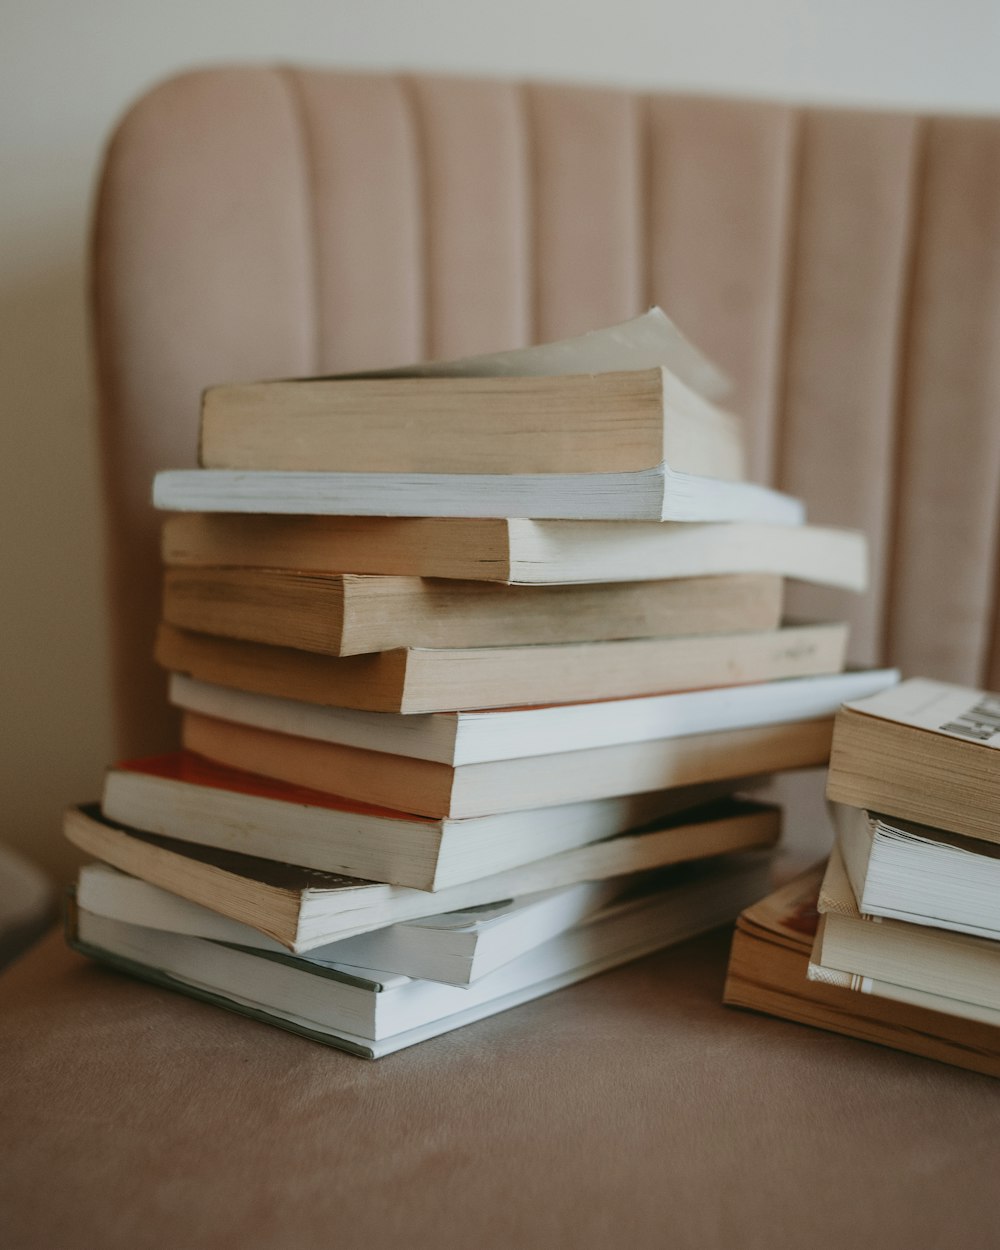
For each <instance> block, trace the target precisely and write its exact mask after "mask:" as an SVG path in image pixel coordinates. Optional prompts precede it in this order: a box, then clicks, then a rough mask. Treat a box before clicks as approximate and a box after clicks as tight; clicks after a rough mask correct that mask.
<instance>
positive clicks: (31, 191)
mask: <svg viewBox="0 0 1000 1250" xmlns="http://www.w3.org/2000/svg"><path fill="white" fill-rule="evenodd" d="M998 52H1000V6H997V5H994V4H992V3H989V2H987V0H980V2H976V0H951V2H950V3H946V2H945V0H838V2H837V3H830V2H829V0H827V2H826V3H820V2H818V0H812V2H811V3H810V2H808V0H757V2H754V0H698V2H697V3H695V2H694V0H690V2H689V3H687V4H676V3H670V2H668V0H574V2H569V0H567V2H559V0H504V2H503V3H502V4H498V3H490V4H484V3H475V2H474V0H339V2H338V0H281V2H280V3H275V2H273V0H172V3H170V4H153V3H150V2H148V0H0V170H2V178H0V291H2V299H0V371H2V387H0V403H2V405H3V409H4V410H3V413H2V427H0V428H2V431H3V435H2V436H3V445H2V451H0V510H2V516H0V525H2V533H3V543H2V552H3V557H2V558H3V567H2V583H0V584H2V587H3V603H4V612H3V622H4V626H3V632H2V635H0V707H2V716H3V721H2V728H3V755H2V769H3V772H2V778H3V795H4V823H3V826H2V829H0V837H3V838H5V839H6V840H8V841H9V842H11V843H13V844H15V845H17V846H20V847H22V848H24V849H25V850H27V851H28V852H29V853H30V854H31V855H32V856H34V857H35V858H36V859H37V860H39V861H40V862H42V863H44V864H46V865H48V866H49V867H51V868H52V869H54V870H55V871H58V872H62V873H65V872H66V871H67V870H68V868H69V865H70V863H71V858H70V856H69V854H68V852H67V851H65V850H64V849H63V848H62V846H61V845H60V842H59V839H58V819H59V812H60V809H61V808H62V807H63V806H64V805H65V804H66V803H67V802H69V801H71V800H78V799H84V798H88V797H91V796H93V795H94V794H96V792H97V790H98V786H99V782H100V776H101V770H102V767H103V765H104V763H105V762H106V760H107V759H108V758H109V755H110V752H111V750H112V746H111V724H110V714H109V709H108V704H107V698H106V686H107V670H108V665H107V654H106V640H105V617H104V611H103V605H102V582H101V579H102V567H101V554H100V551H101V542H100V490H99V484H98V477H97V464H96V454H95V445H94V424H93V398H92V388H91V382H90V377H89V370H88V359H87V343H86V312H85V259H84V258H85V245H86V229H87V218H88V211H89V202H90V196H91V191H92V184H93V176H94V171H95V168H96V165H97V162H98V158H99V152H100V147H101V143H102V141H103V139H104V137H105V136H106V135H107V133H108V131H109V129H110V128H111V126H112V125H113V123H114V121H115V119H116V117H117V116H118V115H119V114H120V113H121V112H122V111H123V109H124V108H125V107H126V106H127V104H128V103H129V101H130V100H131V99H133V98H134V97H135V96H136V95H137V94H139V93H140V92H141V91H143V90H144V89H145V88H146V87H147V86H149V85H150V84H152V83H153V82H155V81H156V80H157V79H159V78H162V77H164V76H165V75H168V74H170V73H172V72H173V71H175V70H177V69H180V68H182V67H187V66H190V65H192V64H197V63H206V62H214V61H222V60H263V59H266V60H273V59H283V60H292V61H303V62H311V63H323V64H330V65H344V66H375V67H405V68H414V69H440V70H444V71H457V72H481V73H491V74H497V75H515V76H530V77H552V78H564V79H567V78H569V79H572V78H578V79H581V80H592V81H607V82H617V83H621V84H626V85H648V86H652V87H691V88H696V89H702V90H708V91H724V92H727V93H731V94H732V93H736V94H739V93H743V94H753V95H772V96H780V97H787V98H798V99H813V100H839V101H849V102H866V103H876V104H879V103H882V104H887V105H890V106H891V105H893V104H898V105H902V106H906V105H918V106H920V105H924V106H927V107H933V108H945V109H961V110H977V111H987V112H997V111H1000V75H998V74H997V72H996V67H997V64H998V63H1000V62H998V55H997V54H998Z"/></svg>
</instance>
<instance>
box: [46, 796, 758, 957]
mask: <svg viewBox="0 0 1000 1250" xmlns="http://www.w3.org/2000/svg"><path fill="white" fill-rule="evenodd" d="M780 822H781V813H780V811H779V810H778V808H776V807H773V806H768V805H767V804H761V803H750V802H743V801H738V800H735V799H731V800H727V801H725V802H724V803H722V804H719V805H718V806H713V807H710V808H702V809H700V810H699V811H697V812H691V813H688V814H686V815H681V816H675V817H674V818H673V819H668V820H665V821H664V822H663V823H662V824H661V825H660V826H658V827H654V828H651V829H649V830H647V831H645V832H643V833H635V834H629V833H626V834H623V835H622V836H620V837H614V838H609V839H607V840H605V841H602V842H597V843H594V844H591V845H587V846H582V847H577V848H574V849H571V850H566V851H563V852H561V853H559V854H556V855H551V856H549V857H548V858H546V859H542V860H537V861H535V862H533V863H530V864H525V865H522V866H520V867H518V868H513V869H510V870H509V871H505V872H500V873H497V874H495V875H492V876H488V877H480V878H479V879H477V880H474V881H469V882H467V883H465V884H463V885H456V886H452V887H451V888H449V889H447V890H439V891H438V892H437V893H433V894H432V893H429V892H427V891H425V890H415V889H410V888H407V887H405V886H398V885H383V884H380V883H377V882H372V881H359V880H357V879H355V878H351V877H345V876H338V875H336V874H332V873H321V872H313V871H310V870H308V869H306V868H297V867H293V866H291V865H289V864H286V863H277V862H274V861H271V860H265V859H261V858H255V857H253V856H249V855H243V854H236V853H234V852H231V851H225V850H220V849H217V848H211V847H206V846H202V845H198V844H192V843H187V842H181V841H177V840H174V839H169V838H164V837H158V836H155V835H153V834H147V833H140V832H138V831H136V830H134V829H128V828H124V827H122V826H121V825H119V824H117V823H115V822H114V821H111V820H109V819H108V818H106V817H102V816H101V814H100V812H99V811H98V809H97V807H96V805H95V806H90V807H84V808H71V809H70V810H69V811H68V812H67V813H66V819H65V824H64V832H65V834H66V837H67V838H68V839H69V840H70V842H72V843H73V844H74V846H77V847H79V848H80V849H81V850H83V851H85V852H86V853H87V854H88V855H93V856H95V857H96V858H98V859H101V860H103V861H104V862H105V863H108V864H111V865H112V866H113V867H115V868H119V869H120V870H121V871H122V872H127V873H130V874H131V875H132V876H134V877H140V878H142V880H144V881H149V882H152V884H153V885H159V886H162V887H163V888H164V889H165V890H170V891H171V892H172V893H174V894H179V895H180V896H181V897H182V898H187V899H190V900H191V901H192V902H194V903H200V904H201V905H202V906H203V907H210V908H211V909H212V910H213V911H217V912H219V913H220V914H221V915H223V916H229V917H231V918H232V919H233V920H238V921H240V922H241V923H243V924H248V925H251V926H253V927H254V928H255V929H258V930H260V932H262V933H266V934H267V935H268V936H270V937H273V938H274V939H275V940H276V941H278V942H280V943H281V944H282V945H284V946H287V947H288V948H289V949H290V950H294V951H300V952H301V951H308V950H312V949H314V948H315V947H318V946H323V945H325V944H326V943H328V942H333V941H336V940H338V939H340V938H347V937H351V936H354V935H355V934H359V933H369V932H371V931H372V930H373V929H381V928H383V927H384V926H385V925H389V924H398V923H401V922H402V921H405V920H415V919H418V918H419V917H422V916H435V915H439V914H441V913H442V912H445V911H456V910H458V909H467V908H471V907H476V906H479V905H481V904H486V903H495V902H497V901H499V900H501V899H507V898H517V897H519V896H521V895H526V894H536V893H540V892H541V891H542V890H553V889H558V888H560V887H562V886H567V885H575V884H576V883H577V882H580V881H608V880H611V879H613V878H616V877H623V876H627V875H629V874H630V873H635V872H645V871H647V870H649V869H653V868H663V867H665V866H667V865H669V864H679V863H686V862H688V861H690V860H701V859H707V858H711V857H714V856H717V855H725V854H729V853H731V852H733V851H747V850H752V849H755V848H765V847H770V846H773V844H774V843H775V842H776V840H777V838H778V834H779V831H780Z"/></svg>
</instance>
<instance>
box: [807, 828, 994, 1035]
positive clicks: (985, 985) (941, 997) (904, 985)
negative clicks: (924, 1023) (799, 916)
mask: <svg viewBox="0 0 1000 1250" xmlns="http://www.w3.org/2000/svg"><path fill="white" fill-rule="evenodd" d="M818 910H819V912H820V924H819V929H818V930H817V933H816V941H815V944H814V946H813V952H812V960H811V964H810V969H809V978H810V979H811V980H816V981H823V982H825V983H826V984H830V985H842V986H845V987H847V988H850V989H854V990H858V991H860V992H862V993H867V994H877V995H879V996H881V997H884V998H895V999H897V1000H898V1001H900V1002H910V1003H914V1004H915V1005H918V1006H932V1007H933V1009H934V1010H936V1011H943V1012H945V1013H946V1014H948V1015H954V1016H961V1017H963V1018H965V1019H969V1020H979V1021H982V1022H983V1023H986V1024H994V1023H998V1022H1000V943H997V942H995V941H989V940H987V939H984V938H981V937H973V936H971V935H969V934H965V933H952V932H946V931H943V930H941V929H936V928H931V927H929V926H926V925H916V924H909V923H905V922H903V921H899V920H888V919H883V918H881V917H876V916H865V915H863V914H862V913H861V912H860V911H859V909H858V905H857V901H856V899H855V898H854V894H853V891H852V889H851V885H850V882H849V879H848V876H847V871H846V869H845V867H844V862H843V859H842V857H841V854H840V851H839V849H838V848H837V847H836V846H835V847H834V848H833V851H832V852H831V855H830V861H829V863H828V865H827V870H826V875H825V876H824V878H823V885H822V887H821V889H820V896H819V904H818ZM886 986H894V987H896V988H895V989H894V990H889V991H887V990H886V989H885V987H886Z"/></svg>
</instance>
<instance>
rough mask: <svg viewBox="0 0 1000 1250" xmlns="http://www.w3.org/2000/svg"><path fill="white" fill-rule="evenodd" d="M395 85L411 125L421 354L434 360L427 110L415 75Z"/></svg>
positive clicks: (404, 76)
mask: <svg viewBox="0 0 1000 1250" xmlns="http://www.w3.org/2000/svg"><path fill="white" fill-rule="evenodd" d="M396 82H397V83H398V85H399V90H400V92H401V94H402V97H403V103H404V107H405V110H406V116H407V122H408V124H409V132H410V142H411V144H412V147H413V172H414V179H415V185H414V187H413V207H414V212H415V213H416V217H417V235H418V238H419V243H418V246H417V263H418V265H419V267H420V274H419V282H420V295H421V297H420V300H419V301H418V303H419V306H420V310H421V312H420V317H421V326H420V355H421V358H422V359H423V360H433V359H434V358H435V355H436V351H437V347H436V340H435V334H434V291H433V276H434V255H433V253H434V241H433V232H432V230H431V203H430V179H429V177H428V174H427V152H428V139H427V127H426V126H425V125H424V110H423V108H422V107H421V103H420V98H419V97H420V89H419V86H418V81H417V78H416V76H415V75H413V74H398V75H397V76H396Z"/></svg>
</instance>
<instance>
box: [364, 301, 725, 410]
mask: <svg viewBox="0 0 1000 1250" xmlns="http://www.w3.org/2000/svg"><path fill="white" fill-rule="evenodd" d="M660 367H663V368H666V369H669V370H670V372H671V373H673V374H674V375H675V376H676V377H678V378H679V379H680V380H681V381H682V382H683V383H684V384H685V386H687V387H689V388H690V389H691V390H693V391H697V392H698V393H699V394H700V395H704V396H705V398H706V399H711V400H716V401H718V400H722V399H725V397H726V396H727V395H728V394H729V392H730V391H731V390H732V383H731V381H730V380H729V378H728V377H727V376H726V375H725V373H723V372H722V370H721V369H720V368H719V366H718V365H717V364H716V363H715V362H714V361H712V360H709V358H708V357H707V356H705V355H704V353H703V352H701V351H700V350H699V349H698V348H697V347H695V346H694V344H693V343H692V342H691V340H690V339H688V338H686V337H685V336H684V334H683V333H682V332H681V331H680V329H678V327H677V326H676V325H675V324H674V323H673V322H672V321H671V320H670V318H669V317H668V316H667V315H666V313H665V312H664V311H663V309H662V308H658V307H656V306H655V305H654V307H652V308H650V309H649V310H648V311H647V312H644V313H642V314H641V315H640V316H638V317H632V318H631V319H630V320H628V321H622V322H619V323H618V324H617V325H611V326H604V327H602V328H601V329H598V330H589V331H588V332H587V333H586V334H578V335H575V336H573V337H572V338H568V339H557V340H555V341H554V342H550V343H537V344H535V345H534V346H532V347H516V348H514V349H513V350H511V351H500V352H486V353H483V354H481V355H478V356H462V357H459V358H457V359H453V360H431V361H421V362H420V363H418V364H410V365H402V366H400V367H398V368H395V369H381V370H377V371H375V372H370V373H367V374H354V375H349V376H355V377H359V376H360V377H383V378H389V377H412V378H435V377H466V378H475V377H512V376H513V377H523V378H527V377H546V376H549V377H557V376H560V377H561V376H563V375H564V374H567V373H614V372H620V371H622V370H634V369H654V368H660Z"/></svg>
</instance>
